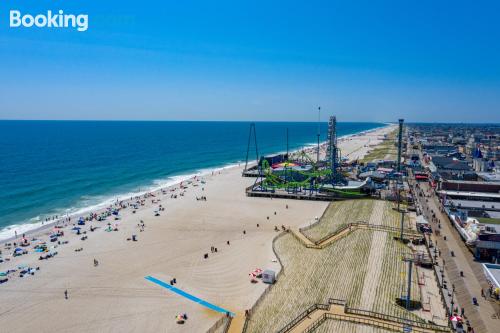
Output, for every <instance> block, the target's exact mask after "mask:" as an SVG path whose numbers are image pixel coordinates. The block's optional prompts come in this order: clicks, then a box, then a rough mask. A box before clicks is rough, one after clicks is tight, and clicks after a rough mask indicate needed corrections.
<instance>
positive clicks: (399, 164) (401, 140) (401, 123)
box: [397, 119, 404, 172]
mask: <svg viewBox="0 0 500 333" xmlns="http://www.w3.org/2000/svg"><path fill="white" fill-rule="evenodd" d="M403 122H404V119H399V135H398V166H397V168H398V172H401V150H402V149H403Z"/></svg>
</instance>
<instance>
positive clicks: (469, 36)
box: [0, 0, 500, 122]
mask: <svg viewBox="0 0 500 333" xmlns="http://www.w3.org/2000/svg"><path fill="white" fill-rule="evenodd" d="M49 9H50V10H52V11H57V10H59V9H63V10H64V12H65V13H72V14H88V16H89V28H88V30H87V31H85V32H78V31H76V30H75V29H54V28H52V29H48V28H10V27H9V11H10V10H20V11H21V13H22V14H41V13H46V12H47V10H49ZM499 41H500V2H499V1H475V2H472V1H457V0H455V1H448V0H440V1H427V0H420V1H416V0H415V1H411V0H403V1H402V0H397V1H377V0H371V1H357V0H352V1H333V0H330V1H279V2H278V1H272V0H268V1H260V0H254V1H234V0H233V1H193V0H183V1H170V0H164V1H150V0H143V1H133V2H132V1H127V2H123V1H116V0H106V1H91V0H86V1H82V0H66V1H63V0H3V1H1V2H0V119H70V120H76V119H83V120H92V119H93V120H245V121H246V120H252V121H268V120H269V121H284V120H286V121H316V120H317V109H318V106H320V107H321V110H322V118H323V119H327V117H328V116H329V115H336V116H337V118H338V120H339V121H381V122H387V121H397V119H398V118H404V119H405V120H406V121H409V122H419V121H421V122H500V61H499V59H500V43H499Z"/></svg>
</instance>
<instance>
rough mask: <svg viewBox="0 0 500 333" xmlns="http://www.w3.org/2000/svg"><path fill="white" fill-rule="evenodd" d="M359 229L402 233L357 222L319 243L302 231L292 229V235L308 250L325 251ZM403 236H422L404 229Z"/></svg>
mask: <svg viewBox="0 0 500 333" xmlns="http://www.w3.org/2000/svg"><path fill="white" fill-rule="evenodd" d="M358 229H364V230H375V231H385V232H393V233H399V232H401V230H400V229H398V228H394V227H388V226H383V225H375V224H369V223H365V222H356V223H349V224H348V225H346V226H344V227H343V228H341V229H339V230H337V231H336V232H334V233H332V234H329V235H327V236H325V237H323V238H322V239H320V240H318V241H313V240H311V239H309V238H308V237H306V235H304V234H303V233H302V232H301V231H300V229H291V231H292V234H293V235H294V236H295V238H297V239H298V240H299V241H300V242H301V243H302V244H304V246H305V247H307V248H312V249H324V248H325V247H327V246H328V245H330V244H331V243H333V242H336V241H337V240H339V239H341V238H343V237H345V236H347V235H348V234H350V233H351V232H353V231H355V230H358ZM403 235H405V236H406V237H410V238H412V237H421V235H419V234H418V232H416V231H415V230H409V229H404V230H403Z"/></svg>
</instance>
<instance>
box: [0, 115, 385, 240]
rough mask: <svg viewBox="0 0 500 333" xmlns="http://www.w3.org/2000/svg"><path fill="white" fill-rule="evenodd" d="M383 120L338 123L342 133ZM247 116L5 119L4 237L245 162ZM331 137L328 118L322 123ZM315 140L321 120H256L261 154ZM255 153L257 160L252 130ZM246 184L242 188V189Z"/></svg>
mask: <svg viewBox="0 0 500 333" xmlns="http://www.w3.org/2000/svg"><path fill="white" fill-rule="evenodd" d="M381 126H384V124H380V123H347V122H345V123H338V124H337V130H338V135H339V136H343V135H349V134H354V133H359V132H362V131H366V130H370V129H374V128H377V127H381ZM249 127H250V123H248V122H169V121H165V122H160V121H157V122H147V121H144V122H140V121H0V239H2V238H8V237H12V236H13V234H14V232H13V230H14V229H16V230H17V231H18V233H22V232H24V231H27V230H29V229H33V228H36V227H38V226H40V224H41V223H42V222H43V221H45V219H46V218H47V217H50V216H54V215H59V216H63V215H66V214H75V213H76V214H78V213H79V212H82V213H83V212H84V211H88V210H89V209H95V208H98V207H105V206H106V205H109V204H110V203H111V202H113V201H115V200H116V199H117V198H129V197H130V196H132V195H134V194H137V193H142V192H145V191H148V190H150V189H153V188H158V187H161V186H167V185H169V184H175V183H177V182H179V181H181V180H183V179H187V178H189V177H191V176H192V175H194V174H197V173H200V172H203V171H204V170H205V171H206V170H210V169H214V168H220V167H224V166H229V165H233V164H237V163H240V162H244V161H245V158H246V153H247V144H248V137H249ZM320 127H321V128H320V133H321V141H324V140H326V134H327V124H326V123H322V124H321V126H320ZM287 129H288V146H289V149H290V150H293V149H297V148H301V147H304V146H307V145H311V144H314V143H315V142H316V141H317V132H318V125H317V123H307V122H304V123H298V122H294V123H287V122H257V123H256V133H257V145H258V151H259V154H271V153H276V152H283V151H286V149H287V139H286V137H287V136H286V132H287ZM249 159H250V160H251V161H255V159H256V157H255V146H254V140H253V137H252V142H251V147H250V154H249ZM242 191H243V189H242Z"/></svg>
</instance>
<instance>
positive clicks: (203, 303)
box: [145, 276, 234, 317]
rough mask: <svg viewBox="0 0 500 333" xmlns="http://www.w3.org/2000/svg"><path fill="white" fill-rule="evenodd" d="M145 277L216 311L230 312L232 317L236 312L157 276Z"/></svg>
mask: <svg viewBox="0 0 500 333" xmlns="http://www.w3.org/2000/svg"><path fill="white" fill-rule="evenodd" d="M145 279H146V280H148V281H151V282H153V283H156V284H157V285H159V286H161V287H163V288H166V289H168V290H170V291H172V292H174V293H176V294H178V295H181V296H183V297H185V298H187V299H189V300H190V301H193V302H195V303H199V304H201V305H203V306H205V307H207V308H209V309H211V310H214V311H217V312H220V313H224V314H227V313H229V315H230V316H231V317H234V313H233V312H231V311H229V310H226V309H223V308H221V307H218V306H217V305H213V304H212V303H208V302H207V301H204V300H202V299H200V298H198V297H196V296H193V295H191V294H189V293H187V292H185V291H182V290H180V289H178V288H176V287H174V286H171V285H170V284H168V283H166V282H163V281H161V280H158V279H156V278H154V277H152V276H146V277H145Z"/></svg>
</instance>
